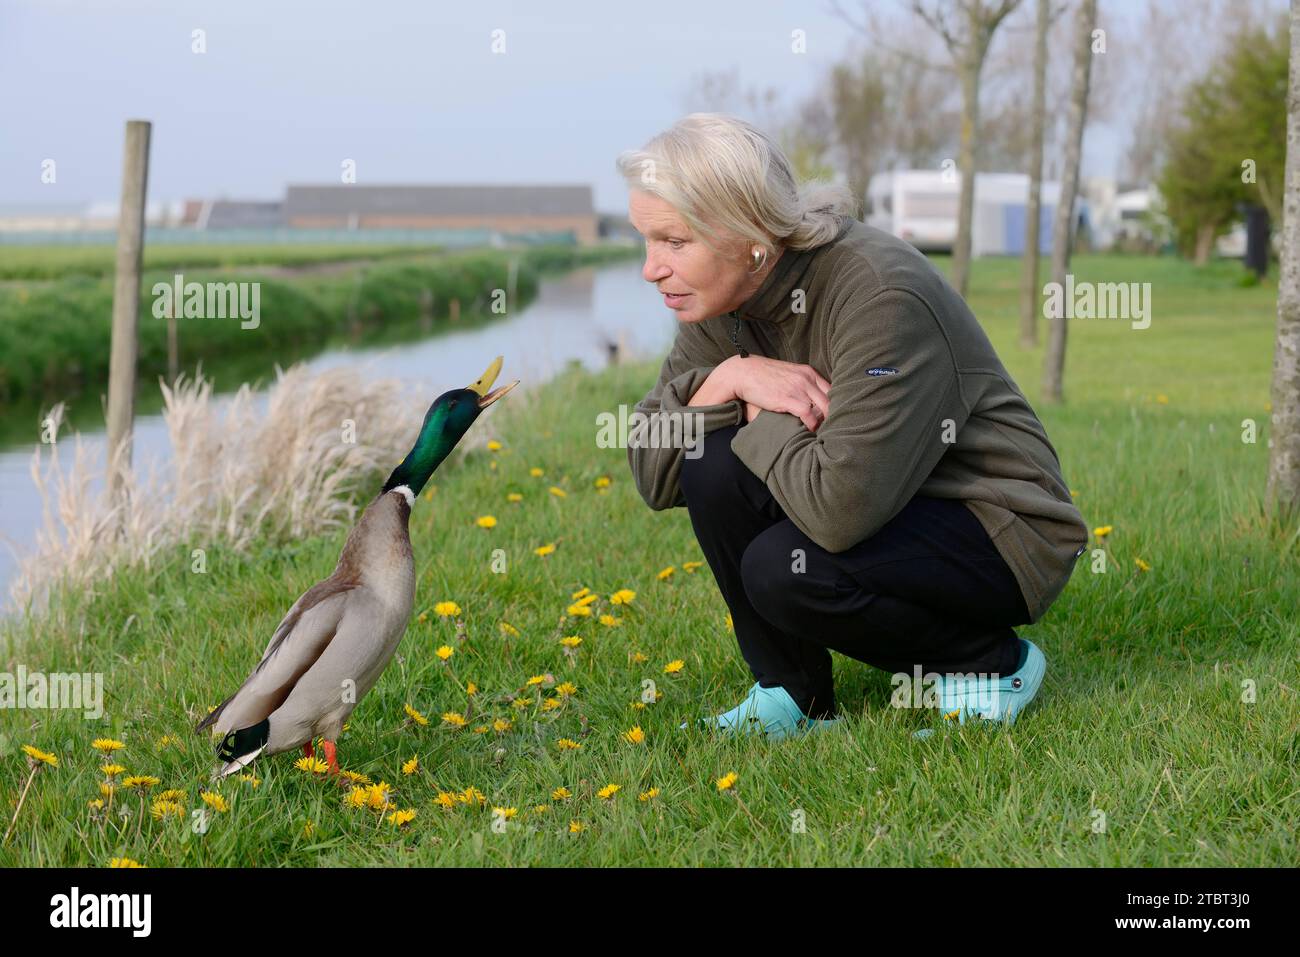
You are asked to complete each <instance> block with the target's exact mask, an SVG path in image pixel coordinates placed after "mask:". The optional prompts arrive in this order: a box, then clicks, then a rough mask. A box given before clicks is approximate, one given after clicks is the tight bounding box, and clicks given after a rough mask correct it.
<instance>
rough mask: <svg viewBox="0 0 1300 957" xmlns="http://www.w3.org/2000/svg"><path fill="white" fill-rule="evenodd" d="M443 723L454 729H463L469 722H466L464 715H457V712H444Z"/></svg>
mask: <svg viewBox="0 0 1300 957" xmlns="http://www.w3.org/2000/svg"><path fill="white" fill-rule="evenodd" d="M442 723H443V724H447V725H450V726H451V727H453V728H463V727H465V725H467V724H468V723H469V722H468V721H466V720H465V716H464V715H463V714H457V713H456V712H455V711H444V712H443V713H442Z"/></svg>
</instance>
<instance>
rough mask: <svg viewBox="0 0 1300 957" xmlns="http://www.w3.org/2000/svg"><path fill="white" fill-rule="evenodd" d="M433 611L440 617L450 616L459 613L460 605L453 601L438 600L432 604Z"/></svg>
mask: <svg viewBox="0 0 1300 957" xmlns="http://www.w3.org/2000/svg"><path fill="white" fill-rule="evenodd" d="M433 613H434V614H435V615H438V616H439V617H440V618H450V617H451V616H452V615H459V614H460V605H458V604H456V603H455V602H454V601H440V602H438V603H437V604H436V605H434V606H433Z"/></svg>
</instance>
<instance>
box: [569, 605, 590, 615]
mask: <svg viewBox="0 0 1300 957" xmlns="http://www.w3.org/2000/svg"><path fill="white" fill-rule="evenodd" d="M565 613H566V614H569V615H573V616H575V617H577V618H590V617H591V607H590V606H588V605H570V606H569V607H568V608H566V609H565Z"/></svg>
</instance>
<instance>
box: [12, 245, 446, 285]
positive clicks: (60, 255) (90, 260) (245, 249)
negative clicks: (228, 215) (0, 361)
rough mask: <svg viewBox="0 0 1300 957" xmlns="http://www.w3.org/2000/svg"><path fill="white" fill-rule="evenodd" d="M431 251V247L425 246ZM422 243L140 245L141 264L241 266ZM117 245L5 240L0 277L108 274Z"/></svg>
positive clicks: (364, 256) (385, 254)
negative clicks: (12, 242) (32, 243)
mask: <svg viewBox="0 0 1300 957" xmlns="http://www.w3.org/2000/svg"><path fill="white" fill-rule="evenodd" d="M425 248H426V249H427V250H429V251H431V250H432V248H433V247H425ZM420 250H421V247H418V246H410V245H375V244H371V243H358V244H356V245H345V244H341V243H319V244H311V243H304V244H301V245H292V246H288V245H284V244H282V243H272V244H269V245H264V246H259V245H255V244H252V243H247V244H244V243H240V244H232V245H221V244H218V243H214V244H207V243H202V244H198V245H192V246H186V245H180V244H177V245H160V244H155V245H152V246H147V247H146V248H145V251H144V268H145V269H146V270H166V269H178V268H182V269H201V268H211V269H233V268H236V267H241V266H315V265H319V264H322V263H332V262H343V261H354V260H379V259H393V258H402V257H406V256H410V255H411V254H412V253H413V252H419V251H420ZM116 257H117V247H115V246H114V245H112V244H111V243H110V244H104V245H98V246H5V247H4V261H3V263H0V280H5V279H9V280H14V279H31V280H47V279H62V278H65V277H68V276H95V277H103V276H109V277H111V276H112V275H113V267H114V263H115V261H116Z"/></svg>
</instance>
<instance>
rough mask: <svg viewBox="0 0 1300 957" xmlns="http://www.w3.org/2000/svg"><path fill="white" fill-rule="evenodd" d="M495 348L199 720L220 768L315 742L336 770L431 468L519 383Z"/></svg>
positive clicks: (402, 598)
mask: <svg viewBox="0 0 1300 957" xmlns="http://www.w3.org/2000/svg"><path fill="white" fill-rule="evenodd" d="M500 371H501V357H500V356H498V357H497V358H496V360H495V361H494V362H493V363H492V364H491V365H490V366H488V368H487V371H486V372H484V373H483V375H482V377H481V378H480V379H479V380H478V381H477V382H474V383H473V384H472V385H470V386H468V387H467V388H464V389H453V390H452V391H450V392H444V393H443V394H442V395H440V396H438V398H437V399H435V400H434V402H433V405H431V406H429V411H428V412H427V413H425V416H424V424H423V425H421V427H420V434H419V436H418V437H417V438H416V440H415V445H414V446H413V447H412V448H411V451H410V452H408V453H407V455H406V458H404V459H403V460H402V463H401V464H400V465H399V466H397V468H395V469H394V470H393V473H392V474H391V475H390V476H389V477H388V481H387V482H385V483H384V487H383V489H381V490H380V492H379V495H378V496H376V498H375V499H374V501H372V502H371V503H370V504H369V505H367V506H366V509H365V511H364V512H362V514H361V518H360V519H358V520H357V523H356V525H355V526H354V527H353V529H352V531H351V533H350V534H349V535H348V540H347V542H346V543H345V544H344V545H343V552H342V554H340V555H339V561H338V565H337V566H336V567H335V568H334V573H333V574H332V575H330V576H329V577H328V578H326V579H325V580H324V581H320V582H317V583H316V584H315V585H313V586H312V587H311V588H309V589H307V591H306V592H304V593H303V594H302V596H301V597H299V599H298V600H297V601H296V602H294V603H293V607H292V608H290V609H289V613H288V614H287V615H285V616H284V620H283V621H281V622H280V625H279V627H277V628H276V629H275V633H274V634H273V635H271V640H270V642H269V643H268V644H267V646H266V651H265V652H264V653H263V655H262V660H261V661H260V662H259V663H258V665H257V667H256V668H254V669H253V673H252V674H250V675H249V676H248V679H247V680H246V681H245V682H244V683H243V685H241V686H240V688H239V690H238V691H236V692H235V693H234V694H233V695H231V696H230V697H229V698H227V699H226V700H225V701H223V702H222V703H221V704H220V705H219V706H218V707H217V708H216V709H215V710H213V711H212V713H211V714H209V715H208V716H207V717H206V718H204V719H203V720H202V721H200V722H199V725H198V727H197V728H196V730H197V731H199V732H202V731H204V730H206V729H208V728H212V729H214V730H215V731H216V732H217V733H219V734H221V735H222V739H221V743H220V744H219V745H218V746H217V756H218V757H220V758H221V759H223V760H224V761H226V762H227V764H226V765H225V766H224V767H223V768H221V769H220V771H219V772H218V773H219V776H221V777H225V776H226V775H228V774H232V773H234V772H235V771H238V770H239V769H240V768H243V767H245V766H247V765H248V764H250V763H252V761H253V760H254V759H256V758H257V757H259V756H261V755H263V754H267V755H270V754H278V753H280V752H283V751H291V750H293V749H294V748H297V747H300V746H301V747H302V749H303V753H304V755H306V756H307V757H315V752H314V750H313V747H312V743H313V742H314V741H315V739H316V738H318V737H319V738H321V739H322V741H321V747H322V749H323V750H324V752H325V759H326V762H327V763H328V766H329V769H330V771H331V772H332V773H334V774H337V773H338V771H339V766H338V756H337V752H336V742H337V741H338V736H339V732H340V731H342V730H343V723H344V722H345V721H347V719H348V715H350V714H351V713H352V710H353V709H354V708H355V707H356V706H357V702H359V701H360V700H361V698H362V697H363V696H364V695H365V694H366V692H367V691H369V690H370V689H371V687H372V686H373V685H374V684H375V682H376V681H378V680H379V676H380V675H381V674H383V671H384V668H385V667H387V665H388V662H389V659H391V658H392V657H393V652H394V651H396V650H397V645H398V642H400V641H401V640H402V635H403V634H404V633H405V631H406V625H407V622H408V621H409V620H410V618H411V609H412V606H413V605H414V602H415V558H414V555H413V554H412V552H411V538H410V534H409V531H408V523H409V521H410V517H411V507H412V506H413V505H414V504H415V500H416V498H417V497H418V496H419V494H420V490H421V489H423V488H424V485H425V483H426V482H428V481H429V476H431V475H432V474H433V471H434V469H436V468H437V467H438V466H439V465H440V464H441V463H442V461H443V459H445V458H446V457H447V456H448V455H449V454H450V453H451V450H452V449H453V448H455V447H456V443H457V442H459V441H460V439H461V437H462V436H464V435H465V433H466V432H467V431H469V428H470V426H471V425H473V424H474V420H475V419H477V418H478V417H479V415H480V414H481V413H482V411H483V410H484V409H486V408H487V407H488V406H490V405H491V404H492V403H494V402H496V401H497V400H498V399H500V398H501V397H502V396H503V395H505V394H506V393H507V392H509V391H510V390H511V389H513V388H514V387H515V386H516V385H518V384H519V380H518V379H516V380H515V381H514V382H511V383H510V384H509V385H506V386H503V387H501V388H499V389H494V390H492V391H489V390H491V389H492V383H493V382H495V381H496V378H497V375H498V373H499V372H500Z"/></svg>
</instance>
